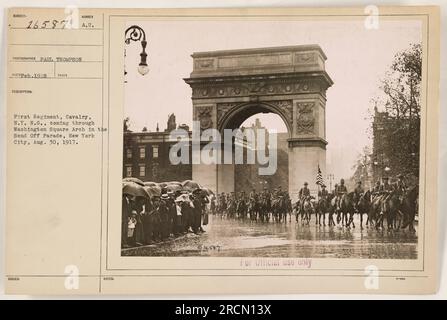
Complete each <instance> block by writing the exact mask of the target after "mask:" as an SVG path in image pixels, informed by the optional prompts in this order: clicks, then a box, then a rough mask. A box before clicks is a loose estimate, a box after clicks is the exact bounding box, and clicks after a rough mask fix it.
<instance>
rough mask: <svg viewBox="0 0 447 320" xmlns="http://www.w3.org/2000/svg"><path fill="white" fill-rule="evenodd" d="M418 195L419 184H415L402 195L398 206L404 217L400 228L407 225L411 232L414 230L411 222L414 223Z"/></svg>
mask: <svg viewBox="0 0 447 320" xmlns="http://www.w3.org/2000/svg"><path fill="white" fill-rule="evenodd" d="M418 196H419V186H418V185H416V186H414V187H413V188H411V189H409V190H408V192H407V193H406V194H405V195H404V197H403V200H402V205H401V208H400V210H401V212H402V214H403V219H404V222H403V224H402V229H405V228H406V227H408V229H409V230H410V231H411V232H414V231H416V230H415V229H414V225H413V223H414V217H415V215H416V209H417V199H418Z"/></svg>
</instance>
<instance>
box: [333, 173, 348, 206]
mask: <svg viewBox="0 0 447 320" xmlns="http://www.w3.org/2000/svg"><path fill="white" fill-rule="evenodd" d="M346 193H348V189H347V188H346V186H345V179H340V184H339V185H338V186H337V188H336V189H335V194H336V198H335V203H336V205H337V210H340V202H341V197H342V196H343V195H344V194H346Z"/></svg>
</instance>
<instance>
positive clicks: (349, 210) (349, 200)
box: [337, 192, 355, 228]
mask: <svg viewBox="0 0 447 320" xmlns="http://www.w3.org/2000/svg"><path fill="white" fill-rule="evenodd" d="M354 211H355V210H354V192H349V193H345V194H343V195H342V196H341V199H340V212H342V214H343V215H342V226H343V225H345V226H346V227H348V228H349V227H350V226H351V224H352V227H353V228H355V224H354ZM348 215H349V216H348ZM337 220H338V218H337Z"/></svg>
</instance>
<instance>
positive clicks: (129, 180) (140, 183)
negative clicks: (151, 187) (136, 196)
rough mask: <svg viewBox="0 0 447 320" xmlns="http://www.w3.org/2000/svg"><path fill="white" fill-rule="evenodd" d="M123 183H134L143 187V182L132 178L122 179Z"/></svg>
mask: <svg viewBox="0 0 447 320" xmlns="http://www.w3.org/2000/svg"><path fill="white" fill-rule="evenodd" d="M123 182H134V183H136V184H139V185H140V186H144V182H143V181H141V180H140V179H138V178H133V177H129V178H124V179H123Z"/></svg>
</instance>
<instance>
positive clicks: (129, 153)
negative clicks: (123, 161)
mask: <svg viewBox="0 0 447 320" xmlns="http://www.w3.org/2000/svg"><path fill="white" fill-rule="evenodd" d="M126 154H127V159H132V149H131V148H128V149H127V150H126Z"/></svg>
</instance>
